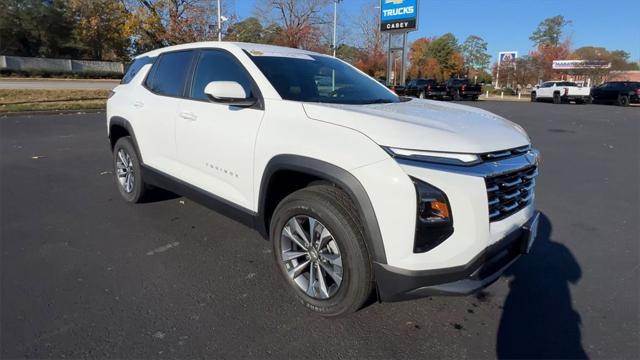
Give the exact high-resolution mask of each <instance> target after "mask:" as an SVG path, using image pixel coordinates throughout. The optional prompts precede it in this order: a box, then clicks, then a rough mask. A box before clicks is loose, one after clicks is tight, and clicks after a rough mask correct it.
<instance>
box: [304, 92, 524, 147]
mask: <svg viewBox="0 0 640 360" xmlns="http://www.w3.org/2000/svg"><path fill="white" fill-rule="evenodd" d="M303 107H304V110H305V112H306V113H307V116H308V117H309V118H311V119H314V120H319V121H324V122H328V123H332V124H335V125H339V126H344V127H348V128H351V129H354V130H356V131H359V132H361V133H363V134H364V135H366V136H368V137H369V138H371V139H372V140H373V141H375V142H376V143H377V144H379V145H383V146H390V147H396V148H403V149H413V150H431V151H446V152H462V153H474V154H479V153H485V152H491V151H496V150H504V149H511V148H515V147H518V146H523V145H528V144H529V142H530V140H529V137H528V136H527V134H526V133H525V131H524V130H523V129H522V128H521V127H520V126H519V125H516V124H514V123H512V122H510V121H508V120H506V119H504V118H502V117H500V116H498V115H496V114H493V113H490V112H488V111H485V110H482V109H478V108H474V107H471V106H464V105H459V104H454V103H445V102H440V101H431V100H420V99H412V100H410V101H405V102H398V103H388V104H371V105H343V104H327V103H305V104H303Z"/></svg>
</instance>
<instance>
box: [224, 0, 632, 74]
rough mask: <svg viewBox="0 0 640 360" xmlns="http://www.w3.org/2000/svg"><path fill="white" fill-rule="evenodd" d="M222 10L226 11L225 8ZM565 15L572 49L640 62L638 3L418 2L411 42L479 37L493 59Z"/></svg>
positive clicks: (355, 11)
mask: <svg viewBox="0 0 640 360" xmlns="http://www.w3.org/2000/svg"><path fill="white" fill-rule="evenodd" d="M226 1H227V4H228V5H229V7H233V9H229V10H228V11H232V12H234V13H235V14H236V15H238V16H239V17H240V18H245V17H249V16H252V15H254V8H255V4H256V3H257V2H260V1H264V0H226ZM376 3H377V1H376V0H342V2H340V3H339V4H338V17H339V18H340V19H339V20H338V22H339V23H342V24H343V25H345V26H347V27H348V26H349V19H350V18H351V19H355V18H357V16H359V13H360V12H361V9H362V7H363V6H375V5H376ZM223 12H224V10H223ZM555 15H563V16H564V17H565V18H566V19H568V20H571V24H570V25H568V26H567V27H566V29H565V35H567V36H569V37H570V38H571V40H572V48H573V49H577V48H579V47H581V46H601V47H605V48H607V49H609V50H618V49H621V50H625V51H627V52H629V53H630V54H631V60H632V61H640V0H626V1H621V2H618V1H616V2H614V1H610V0H609V1H607V0H533V1H532V0H419V10H418V17H419V19H418V30H417V31H413V32H411V33H410V34H409V41H413V40H415V39H417V38H420V37H425V36H426V37H432V36H439V35H442V34H445V33H447V32H451V33H453V34H454V35H455V36H456V37H457V38H458V40H459V41H460V42H462V41H464V39H465V38H466V37H467V36H469V35H478V36H480V37H482V38H483V39H485V41H487V42H488V45H489V46H488V50H489V53H490V54H491V55H492V56H493V60H495V59H496V58H497V56H498V52H499V51H513V50H515V51H518V55H519V56H521V55H526V54H527V53H529V51H531V50H533V44H532V43H531V41H530V40H529V36H530V35H531V33H532V32H533V31H534V29H535V28H536V26H537V25H538V24H539V23H540V21H542V20H544V19H545V18H547V17H552V16H555Z"/></svg>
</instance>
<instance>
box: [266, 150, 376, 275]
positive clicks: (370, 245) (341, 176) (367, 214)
mask: <svg viewBox="0 0 640 360" xmlns="http://www.w3.org/2000/svg"><path fill="white" fill-rule="evenodd" d="M281 170H291V171H297V172H302V173H306V174H309V175H312V176H316V177H319V178H322V179H325V180H327V181H330V182H333V183H335V184H336V185H337V186H338V187H340V188H341V189H342V190H343V191H345V192H347V194H348V195H349V196H350V197H351V199H352V200H353V201H354V202H355V206H356V208H357V209H358V213H359V214H358V215H360V219H361V220H362V222H363V224H362V225H363V227H364V230H365V241H366V245H367V249H368V250H369V255H370V256H371V258H372V260H373V262H375V263H379V264H386V263H387V258H386V253H385V250H384V243H383V242H382V234H381V233H380V227H379V225H378V219H377V217H376V214H375V211H374V209H373V205H372V204H371V200H370V199H369V196H368V195H367V192H366V191H365V189H364V187H363V186H362V184H361V183H360V181H358V179H356V177H355V176H353V175H352V174H351V173H349V172H348V171H347V170H345V169H343V168H341V167H338V166H336V165H333V164H330V163H328V162H325V161H322V160H318V159H314V158H309V157H306V156H301V155H291V154H283V155H276V156H274V157H273V158H272V159H271V160H270V161H269V162H268V164H267V166H266V167H265V170H264V173H263V175H262V180H261V182H260V195H259V197H258V204H259V206H258V214H259V215H258V217H259V219H258V223H257V224H256V225H257V226H256V228H257V230H258V231H259V232H260V233H261V234H263V236H265V235H266V236H267V237H268V235H267V224H266V221H267V219H266V218H265V206H266V198H267V194H266V191H267V189H268V188H269V181H270V179H271V177H272V176H273V175H274V174H275V173H276V172H278V171H281Z"/></svg>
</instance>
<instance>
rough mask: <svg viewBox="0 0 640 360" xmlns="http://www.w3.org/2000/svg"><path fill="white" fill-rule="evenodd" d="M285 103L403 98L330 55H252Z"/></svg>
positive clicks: (334, 102)
mask: <svg viewBox="0 0 640 360" xmlns="http://www.w3.org/2000/svg"><path fill="white" fill-rule="evenodd" d="M249 55H250V57H251V59H252V60H253V62H254V63H255V64H256V65H257V66H258V68H260V71H262V73H263V74H264V75H265V76H266V77H267V79H268V80H269V82H270V83H271V85H273V87H274V88H275V89H276V91H278V94H280V96H281V97H282V98H283V99H285V100H295V101H305V102H322V103H333V104H377V103H391V102H399V101H400V98H399V97H398V96H396V95H394V94H393V93H391V92H390V91H389V90H387V89H386V88H385V87H384V86H383V85H381V84H380V83H379V82H377V81H376V80H374V79H372V78H370V77H368V76H366V75H363V74H362V73H360V72H358V71H356V70H355V69H353V68H352V67H351V66H349V65H347V64H345V63H344V62H342V61H340V60H337V59H335V58H332V57H328V56H321V55H306V54H274V55H267V54H264V53H261V54H260V55H255V54H251V53H250V54H249Z"/></svg>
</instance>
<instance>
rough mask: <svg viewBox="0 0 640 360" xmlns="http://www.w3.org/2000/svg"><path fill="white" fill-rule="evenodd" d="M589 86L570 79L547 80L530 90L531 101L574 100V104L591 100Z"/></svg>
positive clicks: (565, 101) (563, 101) (566, 101)
mask: <svg viewBox="0 0 640 360" xmlns="http://www.w3.org/2000/svg"><path fill="white" fill-rule="evenodd" d="M590 92H591V88H590V87H588V86H579V85H578V84H576V83H574V82H571V81H547V82H545V83H543V84H542V85H540V86H536V88H535V89H534V90H533V91H532V92H531V101H532V102H536V101H553V103H554V104H561V103H568V102H571V101H575V102H576V104H584V103H589V102H591V96H590V95H589V94H590Z"/></svg>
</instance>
